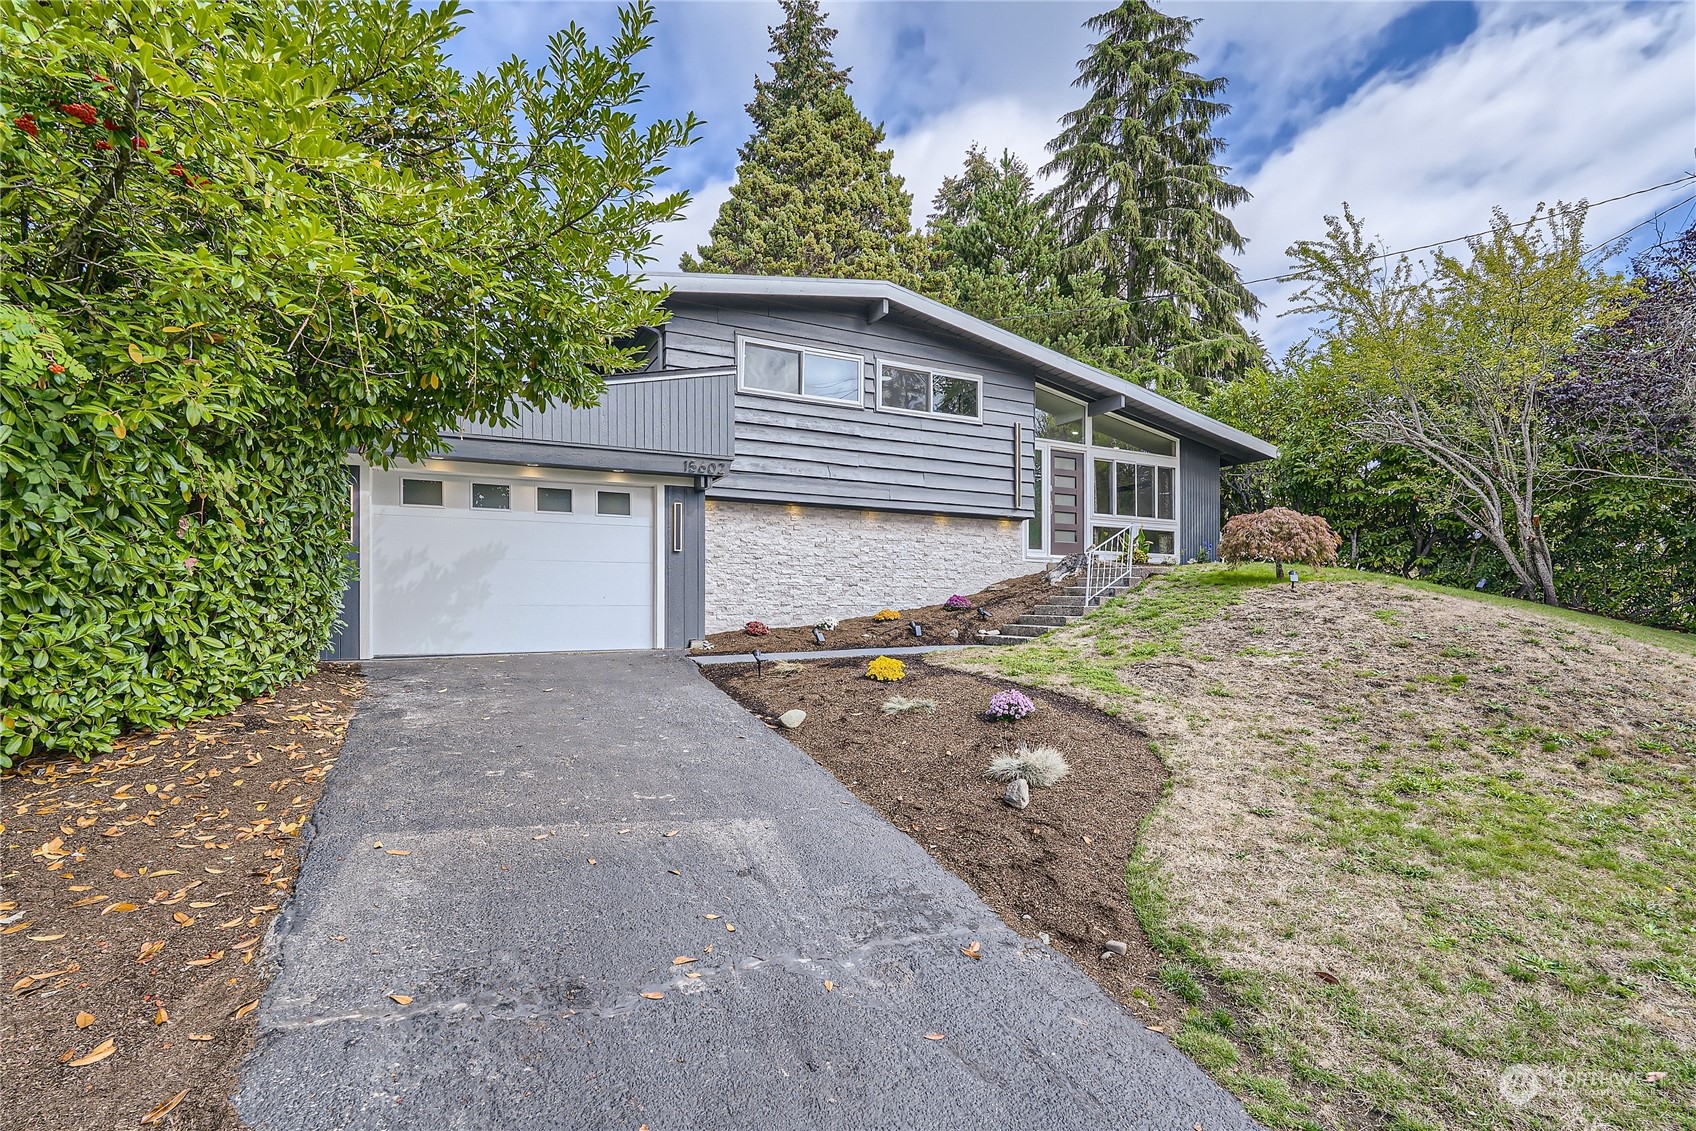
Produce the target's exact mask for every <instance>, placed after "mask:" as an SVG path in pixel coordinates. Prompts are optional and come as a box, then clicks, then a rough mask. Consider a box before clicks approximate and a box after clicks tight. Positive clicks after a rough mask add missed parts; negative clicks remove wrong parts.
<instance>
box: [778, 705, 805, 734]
mask: <svg viewBox="0 0 1696 1131" xmlns="http://www.w3.org/2000/svg"><path fill="white" fill-rule="evenodd" d="M777 721H778V722H779V723H780V724H781V725H783V726H785V727H787V728H789V729H790V730H794V729H795V728H796V727H798V726H800V725H801V724H802V723H804V722H806V721H807V712H805V711H803V710H801V708H799V707H795V708H793V709H791V710H788V711H785V712H783V714H781V715H779V716H777Z"/></svg>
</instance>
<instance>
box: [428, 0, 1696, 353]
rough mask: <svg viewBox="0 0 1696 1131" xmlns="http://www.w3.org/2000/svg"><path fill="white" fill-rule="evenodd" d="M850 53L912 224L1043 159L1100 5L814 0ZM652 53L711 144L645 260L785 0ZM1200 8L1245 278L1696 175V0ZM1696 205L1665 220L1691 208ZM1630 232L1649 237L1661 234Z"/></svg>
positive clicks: (509, 38)
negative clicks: (1348, 245)
mask: <svg viewBox="0 0 1696 1131" xmlns="http://www.w3.org/2000/svg"><path fill="white" fill-rule="evenodd" d="M822 2H823V6H824V8H825V10H826V12H827V14H828V17H829V20H830V23H831V24H832V26H834V27H836V28H837V29H838V30H839V32H840V34H839V35H838V37H837V40H836V44H835V47H836V55H837V61H838V63H839V64H841V65H844V66H848V67H851V68H852V72H853V80H854V81H853V86H852V87H851V91H852V93H853V95H854V97H855V99H856V100H857V101H858V102H859V105H860V107H861V109H862V110H863V111H864V112H865V113H866V114H867V115H868V116H869V117H871V118H872V119H873V120H874V121H881V122H883V123H884V124H885V126H886V128H887V130H888V133H889V143H890V145H891V147H892V148H893V149H894V151H895V166H896V170H897V171H898V172H900V173H902V174H903V175H904V176H906V177H907V180H908V188H909V189H910V190H912V191H913V193H914V197H915V200H914V222H915V224H917V223H922V221H923V219H924V216H925V214H926V213H927V212H928V211H929V203H930V198H931V195H932V194H933V193H934V192H935V190H936V187H937V185H938V183H939V182H940V181H941V179H942V177H944V176H946V175H947V174H949V173H950V172H952V171H954V169H956V168H957V167H958V165H959V163H960V159H961V156H962V155H963V154H964V152H965V149H966V147H967V146H968V145H969V144H971V143H972V142H978V143H981V144H983V145H985V146H986V147H988V148H989V149H991V150H992V151H997V150H999V149H1001V148H1003V147H1006V148H1010V149H1012V150H1013V151H1014V152H1015V153H1018V154H1019V155H1020V156H1022V157H1024V158H1025V159H1026V160H1027V161H1028V162H1030V163H1031V164H1032V165H1033V166H1036V165H1040V164H1041V162H1042V159H1043V146H1044V144H1045V143H1046V142H1047V141H1048V139H1049V138H1050V137H1051V136H1052V135H1053V133H1054V132H1055V121H1056V119H1057V118H1058V117H1059V115H1060V114H1062V113H1064V112H1065V111H1067V110H1069V109H1071V108H1073V107H1074V106H1076V105H1077V104H1078V103H1079V102H1080V101H1081V94H1080V92H1078V91H1076V90H1074V89H1073V88H1072V86H1071V81H1072V78H1073V76H1074V74H1075V73H1076V72H1075V69H1076V63H1077V60H1078V59H1079V58H1080V57H1082V55H1083V54H1084V53H1085V51H1086V50H1087V49H1088V46H1089V42H1090V36H1089V33H1088V32H1087V31H1086V30H1085V29H1084V28H1083V26H1082V25H1083V22H1084V20H1086V19H1087V18H1088V17H1089V16H1090V15H1092V14H1094V13H1095V12H1097V11H1099V10H1101V9H1102V8H1103V7H1105V6H1106V3H1105V0H1102V2H1099V3H1083V4H1078V3H1072V2H1070V0H1052V2H1041V0H951V2H935V3H913V2H892V0H857V2H847V0H822ZM467 3H468V6H469V7H470V8H471V14H470V15H469V16H467V17H466V18H465V20H464V27H465V30H464V32H463V33H462V34H461V35H460V36H459V38H458V39H457V40H455V42H454V44H453V49H454V60H455V62H456V64H457V65H458V66H459V67H460V68H461V69H462V70H467V71H470V70H477V69H489V68H492V67H493V66H494V65H495V64H496V63H498V62H499V61H500V60H502V59H504V58H506V57H508V56H510V55H514V54H517V55H519V56H522V57H525V58H527V59H530V60H532V61H535V60H537V59H539V58H541V56H542V54H543V53H544V51H545V43H546V40H547V37H548V35H549V34H551V33H552V32H553V31H555V30H557V29H558V28H560V27H563V26H565V25H566V24H567V23H570V22H573V21H575V22H577V23H579V24H581V25H583V26H584V27H585V28H587V29H588V31H589V33H590V35H591V37H592V38H596V39H598V40H601V41H605V40H606V39H607V38H609V37H610V34H611V32H612V29H613V28H615V27H616V21H617V9H616V6H615V5H614V4H612V3H603V2H589V0H572V2H558V0H556V2H541V0H532V2H524V0H482V2H479V0H467ZM656 7H657V12H658V25H657V27H656V29H655V32H654V38H655V42H654V46H653V48H652V49H651V50H650V51H649V52H648V53H647V55H646V57H645V59H644V61H643V66H644V68H645V70H646V71H647V74H648V78H649V81H650V83H651V89H650V91H649V93H648V95H647V96H646V99H645V101H644V104H643V107H642V110H643V112H644V113H647V114H651V115H654V116H661V115H664V116H674V115H680V114H683V113H686V112H688V111H693V112H694V113H695V114H696V115H697V116H699V117H701V118H703V119H705V121H706V126H705V128H704V130H703V132H702V135H701V140H700V142H699V143H698V144H696V145H695V146H693V147H691V148H690V149H688V150H685V151H683V152H682V153H680V154H678V155H677V159H676V161H675V162H674V169H673V172H672V173H671V174H670V176H669V177H668V184H667V187H682V188H687V189H689V190H690V191H691V192H692V193H695V194H696V197H697V200H696V203H695V205H694V206H693V207H692V208H691V211H690V215H689V216H688V217H687V218H686V219H685V220H684V221H681V222H679V223H678V224H675V225H670V226H668V230H664V231H662V232H661V233H660V241H661V242H660V247H659V251H658V259H657V261H656V263H655V264H654V265H653V267H654V269H656V270H670V269H672V268H674V267H675V265H676V261H677V256H678V254H679V253H680V252H682V251H684V250H686V249H689V248H692V247H693V246H694V245H695V244H696V243H699V242H701V241H702V240H703V239H705V235H706V229H707V227H708V226H709V225H710V224H711V222H712V218H713V215H714V214H715V213H716V211H717V207H718V204H719V203H720V202H721V201H722V200H723V199H724V197H725V194H726V192H727V190H728V185H729V182H730V180H731V178H732V177H733V175H734V171H735V164H736V149H737V147H738V146H739V145H740V144H741V143H742V142H743V141H744V140H745V139H746V137H747V134H748V130H749V124H748V120H747V117H746V115H745V113H744V112H743V109H742V106H743V104H744V103H745V102H747V100H748V98H749V97H750V95H751V93H752V84H753V79H754V76H755V74H765V73H768V72H767V64H766V48H767V45H768V36H767V34H766V26H767V25H768V24H771V23H775V22H776V21H777V20H778V18H779V16H780V13H779V9H778V7H777V5H776V3H775V2H771V3H754V2H747V0H736V2H718V0H670V2H665V0H662V2H660V3H658V4H657V6H656ZM1162 7H1164V8H1165V9H1166V10H1169V11H1173V12H1176V13H1181V14H1183V15H1188V16H1193V17H1196V18H1197V19H1198V20H1199V21H1200V23H1199V25H1198V28H1197V32H1196V36H1195V39H1194V40H1193V42H1192V48H1193V50H1194V51H1195V53H1196V54H1197V55H1198V56H1199V57H1200V61H1199V63H1198V64H1197V69H1199V70H1200V71H1202V72H1203V73H1205V74H1209V75H1222V76H1224V77H1225V78H1227V79H1228V80H1229V83H1230V85H1229V88H1228V90H1227V93H1226V96H1225V97H1226V101H1228V102H1230V103H1231V104H1232V107H1233V109H1232V113H1231V115H1230V116H1229V117H1228V118H1226V119H1225V120H1224V121H1223V122H1222V123H1221V125H1220V126H1219V127H1218V132H1219V134H1220V135H1221V136H1223V137H1224V138H1225V139H1226V140H1227V142H1228V149H1227V153H1226V158H1225V160H1226V162H1227V163H1228V164H1230V165H1231V166H1232V168H1233V175H1234V177H1235V178H1236V179H1237V180H1238V182H1239V183H1241V184H1244V185H1245V186H1246V187H1247V188H1249V190H1250V191H1251V192H1252V193H1253V195H1254V198H1253V200H1251V201H1250V202H1249V203H1248V204H1245V205H1243V206H1241V207H1240V208H1239V209H1237V211H1236V213H1235V216H1234V218H1235V220H1236V222H1237V224H1238V226H1239V228H1240V229H1241V230H1242V231H1243V233H1244V234H1245V235H1246V236H1247V237H1248V239H1249V247H1248V250H1247V252H1246V253H1245V254H1244V255H1243V257H1242V258H1241V261H1240V266H1241V269H1242V271H1243V273H1244V276H1245V277H1246V278H1256V277H1259V276H1264V275H1273V274H1276V273H1277V272H1278V271H1280V270H1281V269H1282V268H1283V267H1284V265H1285V262H1286V260H1285V258H1284V255H1283V251H1284V249H1285V248H1286V247H1287V246H1288V245H1289V244H1290V243H1291V242H1292V241H1294V240H1297V239H1301V238H1305V237H1311V236H1317V235H1319V234H1321V233H1322V232H1323V229H1324V220H1323V218H1324V216H1325V215H1326V214H1327V213H1335V212H1337V211H1339V210H1340V209H1341V206H1342V202H1343V201H1345V200H1347V201H1349V202H1350V203H1351V204H1352V205H1353V206H1354V209H1355V211H1356V213H1357V214H1359V215H1361V216H1363V217H1365V218H1366V220H1367V222H1368V228H1369V230H1370V231H1371V232H1373V233H1375V234H1378V235H1381V236H1382V237H1383V238H1384V239H1386V240H1388V241H1389V242H1390V243H1391V245H1392V246H1394V247H1411V246H1414V245H1417V244H1424V243H1428V242H1431V241H1434V240H1440V239H1447V238H1450V237H1453V236H1457V235H1460V234H1463V233H1466V232H1472V231H1475V230H1477V229H1478V228H1481V227H1483V226H1485V225H1486V224H1487V223H1488V220H1489V214H1490V209H1491V208H1492V207H1494V206H1500V207H1503V208H1505V209H1507V210H1508V212H1509V213H1510V214H1513V215H1515V216H1520V215H1524V214H1527V213H1529V211H1530V210H1531V208H1532V207H1533V206H1535V205H1536V204H1537V203H1538V202H1539V201H1554V200H1567V201H1572V200H1577V199H1579V198H1585V199H1589V200H1592V201H1598V200H1601V199H1603V198H1606V197H1611V196H1615V195H1618V194H1620V193H1624V192H1629V191H1632V190H1635V189H1639V188H1643V187H1646V186H1649V185H1653V184H1657V183H1659V182H1662V181H1668V180H1672V179H1674V178H1676V177H1679V176H1681V175H1684V174H1686V173H1690V172H1696V5H1693V4H1691V3H1690V2H1689V0H1662V2H1639V3H1594V4H1592V3H1572V2H1563V3H1553V2H1537V0H1508V2H1496V3H1466V2H1460V0H1445V2H1437V3H1412V2H1404V0H1331V2H1315V0H1290V2H1282V0H1253V2H1250V0H1213V2H1206V0H1202V2H1196V0H1189V2H1185V3H1170V4H1166V5H1162ZM1692 195H1696V185H1687V186H1683V187H1682V188H1681V189H1667V190H1661V191H1659V192H1655V193H1650V194H1645V195H1643V196H1639V197H1635V198H1633V199H1631V200H1626V201H1620V202H1617V203H1614V204H1607V205H1599V206H1598V207H1597V208H1596V209H1595V210H1594V211H1593V212H1592V215H1591V220H1590V227H1589V230H1590V234H1591V235H1592V236H1593V237H1596V238H1602V237H1606V236H1611V235H1613V234H1615V233H1616V232H1620V231H1623V230H1625V229H1626V228H1628V227H1630V226H1632V225H1633V224H1636V223H1638V222H1640V221H1643V220H1645V219H1646V218H1648V217H1649V216H1651V215H1653V214H1654V213H1656V212H1659V211H1661V210H1662V209H1666V208H1668V207H1670V206H1673V205H1678V204H1680V202H1681V201H1684V200H1685V198H1687V197H1691V196H1692ZM1693 209H1696V202H1691V203H1685V204H1682V205H1680V207H1678V208H1676V209H1674V210H1673V211H1672V212H1670V213H1669V214H1668V215H1667V216H1666V217H1665V219H1664V220H1663V223H1664V224H1666V225H1668V226H1672V225H1679V226H1682V224H1683V223H1688V221H1689V219H1690V216H1691V213H1692V210H1693ZM1652 232H1653V229H1652V228H1644V229H1639V230H1638V232H1637V233H1636V237H1637V239H1638V241H1639V242H1641V241H1642V240H1644V239H1647V238H1653V237H1652ZM1256 290H1258V291H1259V292H1260V293H1261V296H1262V297H1263V298H1265V299H1266V300H1267V303H1268V308H1267V311H1266V313H1265V314H1264V315H1263V316H1262V318H1261V321H1260V324H1259V329H1260V331H1261V332H1262V333H1263V334H1264V335H1265V336H1266V337H1267V339H1268V341H1269V342H1270V343H1271V344H1272V345H1273V346H1274V347H1277V346H1281V345H1283V344H1286V343H1287V342H1288V341H1290V340H1292V339H1293V338H1295V337H1298V336H1299V335H1300V333H1301V327H1300V325H1299V324H1298V323H1296V322H1294V321H1280V320H1279V319H1277V318H1276V317H1275V315H1276V314H1277V312H1278V310H1279V308H1280V306H1281V304H1282V302H1283V300H1284V299H1285V298H1286V297H1287V294H1288V290H1289V288H1288V287H1287V286H1284V285H1281V284H1278V283H1268V284H1260V285H1257V286H1256Z"/></svg>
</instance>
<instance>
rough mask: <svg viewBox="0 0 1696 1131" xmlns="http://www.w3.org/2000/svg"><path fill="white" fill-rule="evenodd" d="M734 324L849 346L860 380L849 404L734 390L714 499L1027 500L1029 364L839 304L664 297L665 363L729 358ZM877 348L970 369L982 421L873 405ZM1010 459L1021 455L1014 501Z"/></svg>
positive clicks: (1018, 506) (1022, 505)
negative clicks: (728, 439)
mask: <svg viewBox="0 0 1696 1131" xmlns="http://www.w3.org/2000/svg"><path fill="white" fill-rule="evenodd" d="M738 334H741V335H745V336H748V337H754V338H763V339H768V340H774V341H779V342H787V343H791V344H794V345H801V346H806V345H815V346H820V347H823V348H826V349H831V350H836V351H840V352H845V353H853V354H858V355H859V356H860V357H861V358H862V359H863V360H864V362H865V363H866V366H865V382H864V387H863V388H862V390H861V394H862V395H861V401H860V404H859V405H853V404H832V403H829V402H823V401H807V400H796V399H787V398H782V397H768V396H761V395H759V394H757V393H740V392H739V393H736V394H735V443H736V462H735V464H734V465H732V467H731V470H730V474H728V475H726V476H725V477H724V478H723V479H720V480H719V481H718V482H717V483H715V484H714V486H713V488H712V495H713V497H714V498H727V499H746V500H749V501H761V502H794V503H811V504H815V505H822V506H849V507H873V508H887V509H896V510H909V511H928V512H941V513H956V514H980V515H996V516H1017V515H1019V514H1021V513H1023V512H1027V511H1028V510H1029V509H1030V505H1031V496H1030V483H1031V474H1032V468H1033V466H1034V462H1033V461H1034V458H1035V445H1034V443H1033V439H1032V437H1033V425H1034V414H1035V397H1034V390H1035V386H1036V380H1035V375H1034V373H1033V372H1031V371H1029V370H1020V369H1017V368H1014V367H1010V366H1008V365H1007V364H1006V363H1004V362H1001V361H999V360H997V359H993V358H989V357H986V356H985V355H984V354H983V353H982V352H980V351H977V350H974V349H971V348H969V347H967V346H966V345H965V344H963V343H957V342H955V341H953V340H951V339H948V338H946V337H944V336H943V335H940V334H932V333H927V332H925V331H922V330H918V329H915V328H913V327H909V326H902V325H898V324H896V323H895V322H894V321H892V320H890V319H884V320H882V321H879V322H874V323H871V324H869V325H868V324H867V322H866V320H865V318H864V316H863V315H861V314H855V313H850V312H841V311H821V310H815V309H800V308H793V307H784V306H781V305H772V304H759V303H748V304H738V305H734V306H731V305H710V304H695V303H683V302H679V301H677V300H675V299H674V300H673V302H672V318H671V321H670V322H669V323H667V325H666V364H667V365H673V366H678V365H700V366H709V365H734V364H735V362H736V337H737V335H738ZM879 359H882V360H885V361H894V362H902V361H905V362H910V363H918V364H920V365H929V366H933V367H935V368H938V369H947V370H952V371H956V372H962V373H968V374H971V375H974V376H978V377H981V378H982V381H983V384H982V386H981V389H980V393H979V401H980V405H979V407H980V409H981V411H982V413H983V420H982V422H981V423H979V422H977V421H962V420H955V419H950V418H947V417H932V416H910V415H905V414H901V413H892V412H881V411H878V410H877V409H876V405H877V370H876V363H877V361H878V360H879ZM1015 424H1018V425H1022V426H1023V428H1022V432H1023V436H1022V437H1021V443H1020V445H1019V447H1020V449H1021V451H1020V452H1019V453H1018V456H1017V457H1016V456H1015V454H1014V451H1013V443H1014V431H1015V429H1014V425H1015ZM1015 458H1020V459H1022V460H1023V462H1024V470H1023V472H1022V474H1020V475H1019V476H1018V479H1019V482H1020V483H1021V484H1022V485H1023V490H1022V491H1021V494H1022V495H1023V498H1022V499H1020V500H1018V501H1017V502H1015V501H1014V499H1013V495H1012V492H1013V487H1014V480H1015V474H1014V460H1015Z"/></svg>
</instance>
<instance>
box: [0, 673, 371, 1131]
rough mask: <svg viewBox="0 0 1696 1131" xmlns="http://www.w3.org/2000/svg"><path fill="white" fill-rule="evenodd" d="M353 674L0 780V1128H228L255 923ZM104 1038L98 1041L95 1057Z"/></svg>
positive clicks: (252, 1000) (350, 694)
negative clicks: (1, 975)
mask: <svg viewBox="0 0 1696 1131" xmlns="http://www.w3.org/2000/svg"><path fill="white" fill-rule="evenodd" d="M359 689H360V680H359V678H358V676H356V675H353V674H351V673H348V672H332V671H323V672H320V673H319V674H317V675H315V676H313V677H311V678H310V679H306V680H303V681H302V682H300V683H297V684H294V685H292V686H290V687H286V688H283V689H281V690H279V691H277V692H276V693H275V694H274V695H270V696H264V697H261V698H259V699H255V700H253V701H251V702H249V703H247V704H244V705H243V706H242V707H241V708H240V709H238V710H237V711H235V712H233V713H232V714H229V715H225V716H221V717H219V718H215V719H206V720H202V721H201V722H198V723H191V724H189V725H187V726H184V727H183V728H181V729H179V730H175V731H169V732H164V733H159V734H136V735H131V736H129V737H127V738H125V739H123V740H121V741H120V742H119V743H117V744H116V746H115V748H114V750H113V752H112V753H111V754H109V755H105V756H102V757H98V758H96V759H94V760H93V761H91V762H87V763H83V762H78V761H75V760H74V759H59V760H52V761H46V760H30V761H26V762H25V763H23V765H22V766H20V767H17V768H15V769H12V770H8V771H6V772H5V774H4V775H0V797H3V801H4V806H3V808H0V843H3V844H4V850H3V853H4V854H3V856H0V961H3V962H4V963H5V967H6V984H7V988H6V989H5V991H4V993H5V1012H4V1026H3V1037H0V1078H3V1079H4V1080H5V1100H4V1108H5V1110H6V1111H8V1112H9V1113H10V1114H9V1115H8V1116H7V1117H6V1126H7V1128H8V1131H26V1129H35V1128H40V1129H42V1131H49V1129H50V1131H68V1129H89V1131H92V1129H95V1128H113V1127H136V1126H138V1125H139V1124H142V1123H143V1122H144V1121H145V1119H146V1117H147V1116H148V1115H149V1113H150V1112H154V1111H155V1109H157V1108H159V1107H161V1106H163V1105H167V1104H169V1103H170V1102H171V1100H172V1099H173V1098H177V1103H176V1106H175V1107H174V1108H171V1110H169V1111H168V1112H165V1113H163V1114H159V1115H157V1116H156V1117H155V1118H154V1120H153V1122H152V1123H149V1124H147V1125H149V1126H154V1125H156V1126H164V1127H183V1128H215V1129H220V1131H230V1129H235V1128H239V1127H240V1126H241V1122H240V1120H239V1119H238V1118H237V1116H236V1112H235V1108H234V1106H233V1105H232V1104H231V1102H230V1095H231V1093H232V1092H233V1091H234V1089H235V1085H236V1071H237V1068H238V1066H239V1065H240V1063H241V1059H242V1057H243V1055H244V1054H245V1053H246V1052H247V1050H248V1049H249V1047H251V1045H252V1042H253V1033H254V1026H255V1024H256V1021H257V1018H256V1017H255V1014H256V1012H257V1006H258V1000H259V996H260V994H261V992H263V990H264V988H265V983H266V981H267V980H268V977H269V972H268V971H267V970H266V969H265V965H264V963H263V962H262V961H256V959H259V958H260V957H261V956H260V950H261V946H262V940H263V938H264V935H265V930H266V927H267V926H268V925H269V924H270V922H271V920H272V918H273V917H274V916H275V915H276V913H277V910H278V908H279V907H280V906H281V905H282V904H283V903H284V902H285V901H286V899H287V897H288V893H289V889H290V888H291V886H292V885H293V882H294V878H295V875H296V873H297V872H298V870H299V866H300V841H299V840H298V839H297V837H298V836H299V833H300V830H301V829H302V828H303V827H304V825H305V822H306V821H307V820H308V819H309V817H310V815H311V812H312V807H313V805H314V804H315V803H316V802H317V800H318V797H319V794H320V793H321V792H322V790H323V783H324V778H325V776H326V775H327V774H328V773H329V772H330V768H331V766H332V765H333V764H334V762H335V759H336V755H337V754H338V753H339V752H340V750H341V744H342V736H343V734H344V732H345V731H346V728H347V720H348V717H349V715H350V714H351V713H352V711H353V705H354V701H355V699H356V698H357V697H358V695H359ZM107 1050H110V1051H107Z"/></svg>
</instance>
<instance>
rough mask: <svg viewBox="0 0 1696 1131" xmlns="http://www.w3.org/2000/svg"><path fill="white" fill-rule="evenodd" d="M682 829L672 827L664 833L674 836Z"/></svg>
mask: <svg viewBox="0 0 1696 1131" xmlns="http://www.w3.org/2000/svg"><path fill="white" fill-rule="evenodd" d="M682 831H683V830H682V829H672V830H671V831H670V832H669V833H666V834H665V835H666V836H676V835H677V834H678V833H680V832H682Z"/></svg>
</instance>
